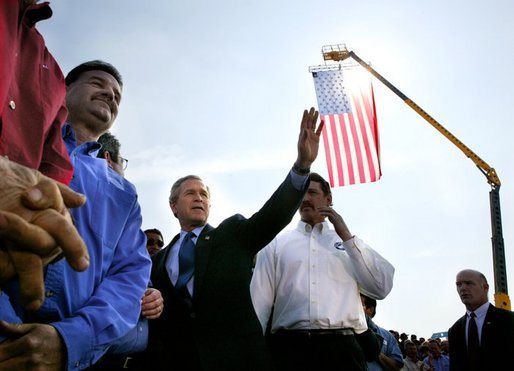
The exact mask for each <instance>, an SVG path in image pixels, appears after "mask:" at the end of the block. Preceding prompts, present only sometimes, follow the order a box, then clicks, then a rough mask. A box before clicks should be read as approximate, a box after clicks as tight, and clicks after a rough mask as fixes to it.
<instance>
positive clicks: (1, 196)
mask: <svg viewBox="0 0 514 371" xmlns="http://www.w3.org/2000/svg"><path fill="white" fill-rule="evenodd" d="M84 202H85V198H84V196H83V195H81V194H79V193H76V192H74V191H73V190H71V189H70V188H68V187H66V186H65V185H63V184H61V183H58V182H56V181H53V180H52V179H50V178H48V177H46V176H44V175H42V174H41V173H40V172H38V171H37V170H33V169H30V168H27V167H25V166H21V165H19V164H16V163H14V162H11V161H9V160H7V159H6V158H4V157H0V285H1V284H2V283H5V282H6V281H8V280H11V279H13V278H15V277H18V278H19V281H20V289H21V298H22V302H23V304H24V305H25V306H26V307H27V309H30V310H35V309H38V308H39V307H40V306H41V304H42V302H43V298H44V296H43V295H44V283H43V266H44V265H46V264H47V263H49V262H50V261H52V260H53V259H54V258H55V257H56V256H58V255H60V254H61V253H62V254H63V255H64V256H65V257H66V259H67V260H68V262H69V264H70V265H71V266H72V267H73V269H75V270H78V271H82V270H85V269H87V267H88V266H89V255H88V252H87V248H86V245H85V244H84V241H83V240H82V238H81V237H80V236H79V234H78V232H77V230H76V229H75V227H74V225H73V222H72V220H71V216H70V214H69V212H68V209H67V207H78V206H80V205H82V204H84Z"/></svg>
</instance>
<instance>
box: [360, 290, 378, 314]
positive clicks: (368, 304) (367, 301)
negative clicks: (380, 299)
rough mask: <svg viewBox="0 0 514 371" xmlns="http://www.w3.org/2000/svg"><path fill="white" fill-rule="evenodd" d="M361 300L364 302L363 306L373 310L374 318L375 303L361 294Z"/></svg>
mask: <svg viewBox="0 0 514 371" xmlns="http://www.w3.org/2000/svg"><path fill="white" fill-rule="evenodd" d="M361 298H362V299H363V300H364V305H365V306H366V308H370V309H373V316H372V317H374V316H375V313H376V312H377V301H376V300H375V299H372V298H370V297H369V296H366V295H364V294H361Z"/></svg>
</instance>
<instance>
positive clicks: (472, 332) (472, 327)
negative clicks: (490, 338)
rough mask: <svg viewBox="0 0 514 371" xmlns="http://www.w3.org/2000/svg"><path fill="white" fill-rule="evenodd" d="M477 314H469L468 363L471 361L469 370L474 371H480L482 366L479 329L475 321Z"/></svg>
mask: <svg viewBox="0 0 514 371" xmlns="http://www.w3.org/2000/svg"><path fill="white" fill-rule="evenodd" d="M475 317H476V315H475V313H474V312H471V313H470V314H469V321H468V361H469V369H470V370H474V369H478V368H479V367H480V366H479V364H478V362H479V354H480V341H479V340H478V327H477V322H476V321H475Z"/></svg>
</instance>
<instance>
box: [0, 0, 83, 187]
mask: <svg viewBox="0 0 514 371" xmlns="http://www.w3.org/2000/svg"><path fill="white" fill-rule="evenodd" d="M20 12H21V9H20V1H19V0H0V58H1V60H0V103H1V104H2V105H1V107H0V155H4V156H8V157H9V159H10V160H11V161H14V162H17V163H19V164H22V165H25V166H28V167H31V168H33V169H38V170H39V171H41V172H42V173H43V174H45V175H47V176H49V177H51V178H53V179H55V180H57V181H60V182H62V183H65V184H69V182H70V180H71V177H72V175H73V168H72V166H71V163H70V160H69V157H68V152H67V150H66V146H65V145H64V142H63V140H62V135H61V128H62V125H63V124H64V121H65V120H66V117H67V115H68V111H67V110H66V106H65V98H66V86H65V84H64V76H63V74H62V72H61V69H60V68H59V66H58V64H57V62H56V61H55V59H54V58H53V57H52V55H51V54H50V53H49V52H48V50H47V49H46V46H45V41H44V39H43V37H42V36H41V34H40V33H39V32H38V31H37V30H36V28H35V24H36V22H38V21H40V20H42V19H48V18H50V17H51V16H52V10H51V9H50V7H49V5H48V3H42V4H36V5H31V6H29V7H28V8H27V9H26V10H25V12H24V13H23V14H21V13H20Z"/></svg>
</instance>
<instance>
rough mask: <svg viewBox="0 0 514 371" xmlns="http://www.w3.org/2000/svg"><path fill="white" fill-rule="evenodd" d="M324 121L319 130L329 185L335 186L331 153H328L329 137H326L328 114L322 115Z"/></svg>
mask: <svg viewBox="0 0 514 371" xmlns="http://www.w3.org/2000/svg"><path fill="white" fill-rule="evenodd" d="M323 117H324V121H325V126H324V127H323V131H322V132H321V134H322V137H323V146H324V147H325V158H326V159H327V169H328V179H329V183H330V186H331V187H334V186H335V183H334V170H333V168H332V154H331V153H330V142H331V140H330V138H329V137H328V136H329V134H328V129H327V125H328V124H329V123H330V116H323Z"/></svg>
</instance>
